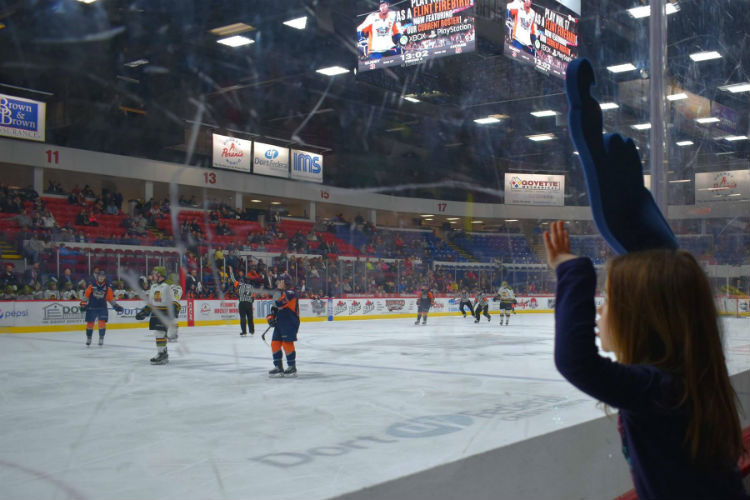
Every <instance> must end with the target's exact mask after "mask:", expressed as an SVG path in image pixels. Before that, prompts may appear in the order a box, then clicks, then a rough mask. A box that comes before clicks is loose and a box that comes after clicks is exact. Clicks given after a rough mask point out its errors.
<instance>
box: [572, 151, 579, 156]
mask: <svg viewBox="0 0 750 500" xmlns="http://www.w3.org/2000/svg"><path fill="white" fill-rule="evenodd" d="M573 154H574V155H576V156H581V153H579V152H578V151H573Z"/></svg>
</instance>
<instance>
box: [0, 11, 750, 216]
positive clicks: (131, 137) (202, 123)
mask: <svg viewBox="0 0 750 500" xmlns="http://www.w3.org/2000/svg"><path fill="white" fill-rule="evenodd" d="M484 1H485V0H482V1H478V2H477V4H478V5H482V4H483V2H484ZM486 2H495V0H486ZM638 5H641V2H639V1H636V0H611V1H610V0H594V1H586V0H583V1H582V18H581V21H580V27H579V36H580V45H581V46H580V49H579V50H580V54H581V55H584V56H586V57H589V58H590V59H591V60H592V61H593V62H594V64H595V65H597V68H598V69H597V77H598V80H599V81H598V85H597V88H596V92H597V93H598V95H600V96H601V97H602V98H603V100H614V101H616V102H617V103H618V104H619V106H620V107H619V108H618V109H617V110H614V111H613V112H611V113H610V112H607V113H606V114H605V127H606V128H608V129H609V130H620V131H622V132H624V133H625V134H628V135H631V136H633V137H634V139H635V140H636V142H637V143H638V144H639V145H640V147H641V152H642V155H644V156H645V157H647V156H648V153H647V151H648V139H649V136H648V131H637V130H634V129H632V128H630V126H631V125H633V124H636V123H640V122H644V121H646V122H648V113H649V110H648V98H647V96H648V82H649V71H650V70H649V64H648V18H645V19H636V18H633V17H632V16H631V15H630V14H629V13H628V11H627V9H628V8H631V7H634V6H638ZM678 5H679V12H677V13H676V14H674V15H670V16H668V21H669V25H668V52H667V57H668V64H667V66H668V71H667V74H668V75H669V81H668V85H669V86H670V88H674V89H675V90H674V92H677V89H680V91H683V90H684V91H685V92H687V93H689V95H690V97H691V102H692V100H693V98H695V99H702V100H703V101H704V102H709V103H711V105H712V106H713V105H714V104H713V103H717V104H718V105H720V106H722V107H725V108H727V109H729V110H730V111H731V112H732V113H733V115H732V116H736V117H739V118H738V119H737V120H735V121H737V123H735V124H734V125H733V127H735V128H736V129H737V132H736V133H737V134H740V133H743V131H744V134H747V129H748V115H749V114H750V105H749V103H748V101H749V100H750V99H749V97H748V96H750V93H747V92H745V93H738V94H733V93H731V92H727V91H724V90H722V89H721V87H722V86H725V85H727V84H729V83H737V82H747V81H748V80H750V76H749V75H750V51H749V49H748V46H750V35H749V33H748V32H749V30H748V25H749V23H748V20H749V19H750V3H749V2H748V1H746V0H731V1H700V0H680V1H679V4H678ZM376 9H377V2H376V1H374V0H305V1H303V0H284V1H283V2H273V1H270V0H227V1H218V0H216V1H204V0H98V1H95V2H94V3H90V4H85V3H83V2H80V1H76V0H0V23H2V29H0V54H2V59H1V60H0V92H2V93H9V94H13V95H17V96H20V97H28V98H32V99H37V100H43V101H45V102H47V103H48V111H47V122H48V131H47V140H48V142H51V143H55V144H59V145H64V146H69V147H76V148H83V149H91V150H97V151H105V152H111V153H116V154H123V155H132V156H138V157H147V158H153V159H159V160H166V161H173V162H177V163H189V164H197V165H203V166H209V164H210V154H211V152H210V136H211V133H212V132H217V133H224V134H227V135H235V136H237V137H243V138H254V137H257V138H265V139H266V140H267V141H268V142H272V143H277V144H280V145H285V144H293V143H294V144H304V145H307V147H308V148H311V149H313V150H315V151H319V152H322V153H324V154H325V156H326V160H325V162H326V163H325V165H326V167H325V168H326V183H327V184H331V185H337V186H344V187H356V188H367V189H378V190H381V191H383V192H391V193H394V194H400V195H407V196H426V197H436V198H443V199H459V200H463V199H466V198H467V197H468V196H471V197H472V199H474V200H475V201H487V202H498V201H501V199H502V198H501V195H500V192H501V191H502V188H503V174H504V173H505V172H506V171H522V172H528V173H570V176H569V181H568V182H569V187H568V191H569V193H568V196H569V197H570V198H571V199H570V201H569V203H570V204H583V203H586V199H585V193H584V192H583V189H582V186H583V176H582V175H581V174H580V170H579V168H578V164H577V161H576V159H575V156H574V151H573V149H572V146H571V143H570V140H569V139H568V132H567V128H566V117H565V113H566V111H567V106H566V103H565V98H564V95H563V94H562V90H563V89H562V81H561V80H560V79H558V78H555V77H552V76H546V75H542V74H541V73H539V72H537V71H535V70H534V69H532V68H530V67H527V66H523V65H520V64H518V63H517V61H513V60H511V59H510V58H508V57H505V56H504V55H502V54H501V53H497V52H492V51H485V50H479V51H477V52H476V53H472V54H461V55H456V56H451V57H445V58H442V59H435V60H433V61H431V62H428V63H427V64H423V65H419V66H411V67H405V68H402V67H393V68H391V69H382V70H374V71H369V72H361V73H359V74H357V73H355V72H354V71H350V72H349V73H347V74H343V75H338V76H335V77H329V76H325V75H322V74H320V73H318V72H317V71H316V70H317V69H320V68H322V67H327V66H333V65H339V66H342V67H344V68H347V69H350V70H353V69H354V68H355V67H356V57H357V56H356V49H355V36H354V33H355V25H356V22H357V14H358V13H361V12H367V11H374V10H376ZM717 11H720V12H717ZM302 16H306V17H307V24H306V26H305V28H304V29H302V30H299V29H295V28H292V27H289V26H287V25H285V24H284V21H287V20H289V19H293V18H298V17H302ZM478 17H479V18H480V22H482V21H492V20H488V19H481V15H480V16H478ZM235 23H245V24H246V25H249V26H250V27H252V29H251V30H249V31H246V32H245V35H246V36H248V37H250V38H251V39H252V40H253V41H254V43H253V44H251V45H246V46H243V47H237V48H232V47H227V46H224V45H220V44H218V43H217V39H219V38H220V37H219V35H217V34H215V33H212V31H211V30H214V29H216V28H220V27H224V26H228V25H232V24H235ZM478 36H480V37H481V33H479V35H478ZM701 50H717V51H719V52H720V53H721V55H722V57H721V58H719V59H716V60H713V61H706V62H701V63H696V62H694V61H692V60H691V59H690V58H689V55H690V54H691V53H694V52H697V51H701ZM144 61H146V62H145V63H144ZM623 61H630V62H632V63H633V64H634V65H635V66H636V69H635V70H633V71H630V72H627V73H621V74H615V73H611V72H608V71H607V70H606V69H605V68H604V66H607V65H611V64H617V63H620V62H623ZM405 96H411V97H414V98H416V99H417V100H418V101H420V102H410V101H408V100H405V99H404V97H405ZM670 106H672V104H671V103H670ZM676 109H677V108H675V107H670V108H669V109H668V114H667V120H668V122H669V123H670V128H669V137H670V141H671V142H676V141H680V140H690V141H692V142H693V143H694V145H693V146H694V147H691V148H687V149H685V148H679V147H675V146H673V145H672V144H671V142H670V145H669V148H670V150H669V153H668V157H669V158H670V167H669V168H670V170H669V172H670V176H672V177H673V178H676V179H677V178H683V177H687V176H691V175H692V174H693V173H694V172H698V171H711V170H721V169H731V168H747V163H748V157H749V155H748V151H749V148H748V142H749V141H746V140H745V141H736V142H734V141H733V142H728V141H725V140H722V137H724V136H726V135H727V134H728V133H730V132H727V131H726V130H723V129H719V128H716V127H707V126H699V125H697V124H696V123H695V122H694V119H692V118H690V117H686V116H684V114H680V113H678V112H677V111H676ZM535 110H536V111H538V110H554V111H556V112H557V113H558V114H557V115H555V116H550V117H543V118H537V117H534V116H531V115H530V112H532V111H535ZM488 115H495V116H499V117H501V121H500V122H499V123H497V124H495V125H492V126H481V125H478V124H477V123H475V122H474V120H475V119H476V118H481V117H486V116H488ZM542 133H550V134H553V136H554V140H552V141H547V142H545V143H535V142H532V141H529V140H528V136H529V135H534V134H542ZM738 165H740V166H739V167H738ZM646 168H647V171H648V165H646ZM674 189H680V188H679V187H678V186H675V187H674ZM679 195H680V193H679V192H675V194H674V196H675V197H679ZM566 203H568V202H566Z"/></svg>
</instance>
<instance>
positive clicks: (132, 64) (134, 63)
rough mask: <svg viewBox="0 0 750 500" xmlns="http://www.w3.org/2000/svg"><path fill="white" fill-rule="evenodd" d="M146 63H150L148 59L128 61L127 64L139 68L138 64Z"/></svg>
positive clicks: (129, 66)
mask: <svg viewBox="0 0 750 500" xmlns="http://www.w3.org/2000/svg"><path fill="white" fill-rule="evenodd" d="M144 64H148V59H136V60H135V61H130V62H126V63H125V66H127V67H128V68H137V67H138V66H143V65H144Z"/></svg>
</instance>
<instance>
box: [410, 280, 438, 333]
mask: <svg viewBox="0 0 750 500" xmlns="http://www.w3.org/2000/svg"><path fill="white" fill-rule="evenodd" d="M434 302H435V296H434V295H433V294H432V292H431V291H430V289H429V288H428V287H427V285H424V286H423V287H422V288H421V290H419V297H418V298H417V321H415V322H414V324H415V325H418V324H419V319H420V318H421V319H422V324H423V325H426V324H427V314H428V313H429V312H430V307H432V304H433V303H434Z"/></svg>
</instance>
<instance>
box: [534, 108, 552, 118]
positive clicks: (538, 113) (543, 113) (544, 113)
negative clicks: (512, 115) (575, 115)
mask: <svg viewBox="0 0 750 500" xmlns="http://www.w3.org/2000/svg"><path fill="white" fill-rule="evenodd" d="M531 115H532V116H536V117H537V118H543V117H545V116H556V115H557V112H556V111H552V110H551V109H545V110H544V111H532V112H531Z"/></svg>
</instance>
